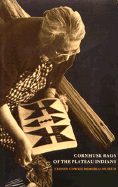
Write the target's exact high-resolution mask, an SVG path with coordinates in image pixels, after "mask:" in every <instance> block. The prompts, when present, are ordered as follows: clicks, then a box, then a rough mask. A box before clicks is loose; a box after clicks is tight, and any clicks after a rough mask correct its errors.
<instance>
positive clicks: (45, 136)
mask: <svg viewBox="0 0 118 187" xmlns="http://www.w3.org/2000/svg"><path fill="white" fill-rule="evenodd" d="M67 127H68V125H61V126H59V125H58V126H52V131H53V133H48V131H47V130H46V128H42V129H39V130H36V131H31V132H27V134H32V135H38V136H42V138H41V139H40V140H39V141H38V142H37V143H36V144H35V145H34V146H33V148H34V147H38V146H42V145H46V144H52V140H51V138H50V137H51V136H55V137H56V140H57V142H58V143H60V142H67V141H74V140H73V139H71V138H68V137H66V136H65V135H63V134H60V133H61V132H62V131H63V130H65V129H66V128H67Z"/></svg>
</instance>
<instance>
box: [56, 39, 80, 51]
mask: <svg viewBox="0 0 118 187" xmlns="http://www.w3.org/2000/svg"><path fill="white" fill-rule="evenodd" d="M80 43H81V40H71V41H65V42H63V43H62V44H60V45H59V46H57V48H58V49H59V48H60V49H63V50H64V51H74V50H76V49H77V48H78V47H79V46H80Z"/></svg>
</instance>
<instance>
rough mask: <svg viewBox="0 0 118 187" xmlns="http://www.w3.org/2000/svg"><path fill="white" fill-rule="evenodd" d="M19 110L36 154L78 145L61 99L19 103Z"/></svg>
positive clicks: (23, 126)
mask: <svg viewBox="0 0 118 187" xmlns="http://www.w3.org/2000/svg"><path fill="white" fill-rule="evenodd" d="M18 110H19V118H20V120H21V126H22V128H23V131H24V132H25V134H26V136H27V137H28V138H29V140H30V141H31V144H32V153H33V154H34V155H36V154H41V153H46V152H50V151H56V150H62V149H68V148H74V147H77V141H76V138H75V136H74V133H73V129H72V127H71V123H70V119H69V117H68V114H67V113H66V111H65V108H64V106H63V104H62V102H61V101H60V100H59V99H57V98H55V99H50V98H49V99H43V100H40V101H36V102H35V103H31V104H26V105H19V106H18ZM26 119H27V120H26Z"/></svg>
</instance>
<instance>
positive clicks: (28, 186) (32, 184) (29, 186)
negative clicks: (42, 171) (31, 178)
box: [27, 182, 37, 187]
mask: <svg viewBox="0 0 118 187" xmlns="http://www.w3.org/2000/svg"><path fill="white" fill-rule="evenodd" d="M36 186H37V185H36V184H35V183H33V182H30V183H29V184H28V185H27V187H36Z"/></svg>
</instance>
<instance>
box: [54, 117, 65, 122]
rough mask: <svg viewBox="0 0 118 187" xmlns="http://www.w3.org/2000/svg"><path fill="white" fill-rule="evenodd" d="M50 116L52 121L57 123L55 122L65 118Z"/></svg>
mask: <svg viewBox="0 0 118 187" xmlns="http://www.w3.org/2000/svg"><path fill="white" fill-rule="evenodd" d="M51 117H52V120H53V122H54V123H57V122H59V121H61V120H64V119H65V118H61V117H56V116H51Z"/></svg>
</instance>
